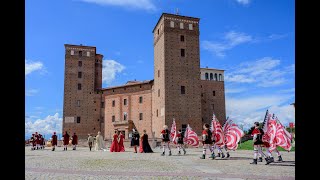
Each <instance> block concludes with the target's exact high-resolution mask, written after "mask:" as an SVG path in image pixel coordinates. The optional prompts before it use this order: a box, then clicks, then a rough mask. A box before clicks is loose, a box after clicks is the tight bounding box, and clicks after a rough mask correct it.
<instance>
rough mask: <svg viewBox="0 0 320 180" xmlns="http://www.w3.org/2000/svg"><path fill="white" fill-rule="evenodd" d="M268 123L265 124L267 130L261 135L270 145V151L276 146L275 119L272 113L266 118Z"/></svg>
mask: <svg viewBox="0 0 320 180" xmlns="http://www.w3.org/2000/svg"><path fill="white" fill-rule="evenodd" d="M268 119H269V120H268V124H267V131H266V132H265V134H264V137H265V138H264V137H262V141H264V142H268V143H269V145H270V148H269V150H270V151H271V152H272V151H273V150H275V149H276V148H277V146H276V139H275V138H276V133H277V121H276V119H275V116H274V114H273V115H272V117H271V116H269V118H268Z"/></svg>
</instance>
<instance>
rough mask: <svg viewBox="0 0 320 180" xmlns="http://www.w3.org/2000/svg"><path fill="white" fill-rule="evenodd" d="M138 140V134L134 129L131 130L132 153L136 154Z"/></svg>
mask: <svg viewBox="0 0 320 180" xmlns="http://www.w3.org/2000/svg"><path fill="white" fill-rule="evenodd" d="M139 140H140V135H139V132H138V131H137V130H136V129H135V128H133V129H132V139H131V146H133V148H134V153H137V146H139Z"/></svg>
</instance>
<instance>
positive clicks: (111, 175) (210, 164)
mask: <svg viewBox="0 0 320 180" xmlns="http://www.w3.org/2000/svg"><path fill="white" fill-rule="evenodd" d="M153 150H154V153H137V154H136V153H133V149H132V148H127V149H126V152H122V153H110V152H108V151H91V152H90V151H89V148H87V147H78V148H77V150H75V151H73V150H72V148H71V147H69V148H68V151H63V148H62V147H58V148H56V151H51V149H50V148H49V147H46V148H45V149H44V150H35V151H31V150H30V147H26V148H25V179H63V180H65V179H206V180H207V179H212V180H213V179H219V180H222V179H230V180H240V179H250V180H251V179H295V152H289V153H288V152H282V157H283V160H284V162H281V163H280V162H274V163H271V164H269V165H265V161H263V162H260V163H259V162H258V165H251V164H249V163H250V162H252V156H253V152H252V151H246V150H239V151H231V152H230V155H231V157H230V158H224V159H222V158H218V157H217V158H216V159H214V160H211V159H209V158H206V159H200V158H199V157H200V156H201V154H202V151H201V150H202V149H201V148H200V149H197V148H195V149H186V150H187V154H186V155H180V156H179V155H176V154H177V149H172V156H168V154H166V156H160V154H161V151H162V150H161V149H160V148H155V149H153ZM273 155H274V156H275V160H276V159H277V158H276V154H275V153H274V154H273ZM208 156H209V154H208Z"/></svg>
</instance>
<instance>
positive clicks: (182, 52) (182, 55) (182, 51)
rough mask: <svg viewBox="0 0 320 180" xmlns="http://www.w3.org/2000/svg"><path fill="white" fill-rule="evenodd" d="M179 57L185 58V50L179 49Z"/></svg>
mask: <svg viewBox="0 0 320 180" xmlns="http://www.w3.org/2000/svg"><path fill="white" fill-rule="evenodd" d="M180 52H181V57H184V56H185V50H184V49H181V51H180Z"/></svg>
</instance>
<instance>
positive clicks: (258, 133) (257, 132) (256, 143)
mask: <svg viewBox="0 0 320 180" xmlns="http://www.w3.org/2000/svg"><path fill="white" fill-rule="evenodd" d="M262 133H263V131H262V129H260V128H259V122H255V123H254V129H253V131H252V133H251V136H253V152H254V155H253V162H252V163H250V164H258V159H257V157H258V153H259V152H260V153H262V152H261V145H262V144H263V142H262V135H263V134H262ZM266 161H267V162H268V160H267V159H266Z"/></svg>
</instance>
